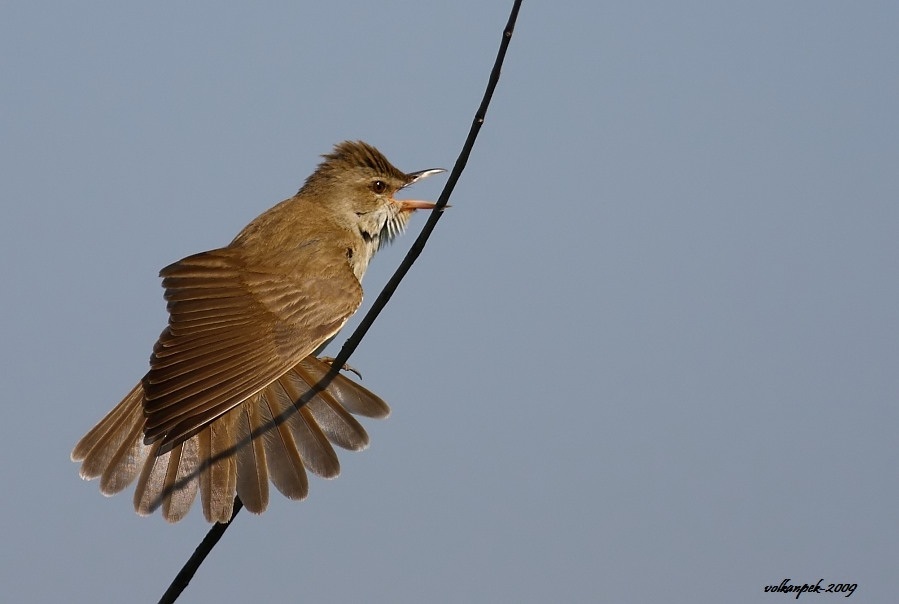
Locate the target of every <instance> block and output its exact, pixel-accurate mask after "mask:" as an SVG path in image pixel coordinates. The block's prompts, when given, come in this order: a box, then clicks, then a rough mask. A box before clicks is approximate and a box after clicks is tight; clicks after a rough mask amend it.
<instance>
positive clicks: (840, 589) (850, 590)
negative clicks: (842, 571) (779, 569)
mask: <svg viewBox="0 0 899 604" xmlns="http://www.w3.org/2000/svg"><path fill="white" fill-rule="evenodd" d="M822 583H824V579H818V582H817V583H803V584H802V585H790V580H789V579H784V580H783V581H781V582H780V585H767V586H765V591H766V592H769V593H781V594H793V593H794V594H796V599H797V600H798V599H799V596H801V595H802V594H822V593H831V594H840V593H841V594H845V595H844V597H846V598H848V597H849V596H851V595H852V594H854V593H855V588H856V587H858V584H857V583H827V584H826V585H821V584H822Z"/></svg>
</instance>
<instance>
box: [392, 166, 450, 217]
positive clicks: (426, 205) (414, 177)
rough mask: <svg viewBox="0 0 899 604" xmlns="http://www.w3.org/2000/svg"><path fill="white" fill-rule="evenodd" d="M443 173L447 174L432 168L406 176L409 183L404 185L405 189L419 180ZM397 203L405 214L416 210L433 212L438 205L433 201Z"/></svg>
mask: <svg viewBox="0 0 899 604" xmlns="http://www.w3.org/2000/svg"><path fill="white" fill-rule="evenodd" d="M441 172H446V170H444V169H443V168H431V169H429V170H421V171H420V172H411V173H409V174H407V175H406V176H408V177H409V181H408V182H407V183H406V184H405V185H403V188H404V189H405V188H406V187H408V186H409V185H411V184H414V183H416V182H418V181H419V180H424V179H425V178H427V177H428V176H433V175H434V174H440V173H441ZM394 201H396V203H397V204H398V205H399V206H400V210H401V211H403V212H412V211H414V210H432V209H434V206H435V205H437V204H435V203H434V202H433V201H420V200H418V199H395V200H394Z"/></svg>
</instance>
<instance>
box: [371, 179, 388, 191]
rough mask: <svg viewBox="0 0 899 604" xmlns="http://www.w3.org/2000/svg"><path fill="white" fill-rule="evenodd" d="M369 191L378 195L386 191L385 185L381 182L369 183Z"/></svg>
mask: <svg viewBox="0 0 899 604" xmlns="http://www.w3.org/2000/svg"><path fill="white" fill-rule="evenodd" d="M371 190H372V191H374V192H375V193H377V194H379V195H380V194H381V193H383V192H384V191H386V190H387V183H386V182H384V181H383V180H376V181H373V182H372V183H371Z"/></svg>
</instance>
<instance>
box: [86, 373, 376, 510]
mask: <svg viewBox="0 0 899 604" xmlns="http://www.w3.org/2000/svg"><path fill="white" fill-rule="evenodd" d="M329 370H330V366H329V365H328V364H327V363H325V362H323V361H320V360H319V359H316V358H315V357H312V356H310V357H307V358H306V359H304V360H303V361H302V362H301V363H299V364H298V365H297V366H296V367H294V368H293V369H292V370H290V371H289V372H287V373H286V374H285V375H284V376H282V377H281V378H279V379H278V380H276V381H275V382H273V383H272V384H270V385H269V386H267V387H266V388H264V389H263V390H262V391H261V392H259V393H258V394H256V395H254V396H253V397H251V398H250V399H248V400H247V401H246V402H244V403H243V404H241V405H239V406H237V407H235V408H234V409H232V410H231V411H229V412H228V413H226V414H225V415H224V416H221V417H220V418H218V419H217V420H216V421H214V422H212V423H211V424H209V425H208V426H206V427H205V428H203V429H202V430H201V431H200V432H198V433H197V434H195V435H193V436H191V437H190V438H188V439H187V440H185V441H183V442H182V443H179V444H177V445H176V446H175V447H173V448H172V449H171V450H168V451H165V452H164V453H160V452H159V443H158V442H157V443H154V444H151V445H145V444H144V438H143V436H144V427H145V419H144V413H143V396H144V394H143V390H142V386H141V385H140V384H138V385H137V386H136V387H135V388H134V389H133V390H131V392H129V393H128V395H127V396H126V397H125V398H124V399H123V400H122V402H120V403H119V404H118V405H117V406H116V407H115V408H114V409H113V410H112V411H110V413H109V414H108V415H107V416H106V417H105V418H103V419H102V420H101V421H100V422H99V423H98V424H97V425H96V426H95V427H94V428H93V429H91V430H90V431H89V432H88V433H87V434H86V435H85V436H84V438H82V439H81V440H80V441H79V442H78V444H77V445H76V446H75V449H74V450H73V452H72V459H73V460H74V461H81V462H82V466H81V470H80V474H81V476H82V478H85V479H93V478H98V477H99V478H100V488H101V491H102V492H103V493H104V494H106V495H112V494H115V493H118V492H120V491H122V490H123V489H125V488H126V487H127V486H128V485H129V484H130V483H131V482H133V481H134V479H135V478H138V481H137V485H136V487H135V492H134V508H135V510H136V511H137V513H138V514H140V515H149V514H152V513H153V512H155V511H156V510H157V509H160V508H161V510H162V516H163V517H164V518H165V519H166V520H168V521H169V522H177V521H179V520H181V518H183V517H184V516H185V515H186V514H187V512H188V511H189V509H190V507H191V505H192V504H193V502H194V500H195V499H196V495H197V493H198V492H199V493H200V499H201V501H202V508H203V513H204V515H205V516H206V519H207V520H209V521H210V522H227V521H228V520H229V519H230V517H231V513H232V510H233V503H234V497H235V495H237V496H239V497H240V499H241V501H242V502H243V503H244V505H245V506H246V507H247V509H248V510H249V511H251V512H254V513H262V512H263V511H265V509H266V508H267V507H268V501H269V486H268V482H269V481H271V482H272V484H274V485H275V487H276V488H277V489H278V490H279V491H280V492H281V493H282V494H284V495H285V496H286V497H288V498H290V499H303V498H305V497H306V495H307V494H308V491H309V483H308V478H307V476H306V470H307V469H308V470H309V471H310V472H313V473H314V474H317V475H319V476H322V477H326V478H333V477H335V476H337V475H338V474H339V473H340V463H339V461H338V459H337V454H336V453H335V452H334V448H333V447H332V446H331V444H332V443H333V444H335V445H337V446H340V447H342V448H346V449H351V450H359V449H362V448H364V447H365V446H366V445H367V444H368V434H367V433H366V432H365V429H364V428H363V427H362V425H361V424H359V422H358V421H357V420H356V419H355V418H354V417H353V416H352V415H350V414H351V413H354V414H357V415H363V416H367V417H386V416H387V415H388V414H389V408H388V407H387V405H386V403H384V401H383V400H381V399H380V398H379V397H377V396H376V395H375V394H373V393H371V392H369V391H368V390H366V389H365V388H363V387H362V386H359V385H358V384H356V383H355V382H353V381H352V380H350V379H348V378H346V377H344V376H343V375H339V374H338V375H337V376H335V377H334V379H333V380H332V381H331V383H330V384H329V385H328V387H327V388H325V389H324V390H323V391H321V392H319V393H317V394H316V395H314V396H313V397H312V398H311V400H310V401H309V402H308V403H307V404H306V405H303V406H302V407H299V408H297V407H296V405H295V404H294V403H295V402H296V401H298V400H299V399H300V398H301V397H303V396H308V392H309V390H310V388H311V385H312V384H315V383H316V382H318V381H319V380H320V379H321V378H322V377H323V376H324V375H325V374H326V373H327V372H328V371H329Z"/></svg>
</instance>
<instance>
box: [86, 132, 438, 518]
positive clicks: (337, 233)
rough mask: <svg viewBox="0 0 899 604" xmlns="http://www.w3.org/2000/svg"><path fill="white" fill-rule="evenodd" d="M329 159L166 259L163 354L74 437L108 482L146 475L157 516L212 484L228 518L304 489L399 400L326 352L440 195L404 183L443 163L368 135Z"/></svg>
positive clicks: (89, 474)
mask: <svg viewBox="0 0 899 604" xmlns="http://www.w3.org/2000/svg"><path fill="white" fill-rule="evenodd" d="M322 158H323V161H322V162H321V163H320V164H319V165H318V167H317V168H316V169H315V171H314V172H313V173H312V174H311V175H310V176H309V177H308V178H307V179H306V180H305V182H304V184H303V186H302V187H301V188H300V189H299V191H298V192H297V193H296V195H294V196H293V197H290V198H288V199H286V200H284V201H282V202H280V203H279V204H277V205H275V206H274V207H272V208H271V209H269V210H267V211H266V212H263V213H262V214H260V215H259V216H258V217H256V218H255V219H254V220H253V221H252V222H250V224H249V225H247V226H246V227H245V228H244V229H243V230H242V231H240V233H239V234H238V235H237V236H236V237H235V238H234V240H233V241H231V243H230V244H228V245H227V246H225V247H222V248H218V249H214V250H210V251H206V252H202V253H199V254H194V255H191V256H187V257H186V258H183V259H181V260H179V261H178V262H175V263H174V264H171V265H169V266H167V267H165V268H163V269H162V270H161V271H160V277H161V278H162V286H163V288H164V289H165V294H164V297H165V300H166V301H167V310H168V313H169V317H168V325H167V326H166V327H165V329H164V330H163V331H162V333H161V335H160V336H159V339H158V340H157V342H156V344H155V346H154V347H153V352H152V354H151V356H150V368H149V370H148V371H147V373H146V375H144V377H143V378H142V379H141V380H140V382H139V383H138V384H137V385H136V386H135V387H134V388H133V389H132V390H131V391H130V392H129V393H128V394H127V395H126V396H125V398H124V399H122V401H121V402H120V403H119V404H118V405H117V406H116V407H115V408H113V410H112V411H110V412H109V414H107V415H106V416H105V417H104V418H103V419H102V420H100V422H99V423H98V424H97V425H96V426H95V427H94V428H92V429H91V430H90V431H89V432H88V433H87V434H86V435H85V436H84V437H83V438H82V439H81V440H80V441H79V442H78V443H77V444H76V445H75V448H74V450H73V451H72V455H71V458H72V460H73V461H75V462H81V467H80V470H79V473H80V475H81V477H82V478H83V479H85V480H91V479H95V478H99V479H100V490H101V492H102V493H103V494H104V495H107V496H111V495H113V494H116V493H119V492H121V491H123V490H124V489H126V488H127V487H128V486H129V485H130V484H131V483H132V482H134V480H135V479H136V480H137V484H136V486H135V492H134V508H135V511H136V512H137V513H138V514H139V515H142V516H146V515H150V514H152V513H154V512H155V511H157V510H161V515H162V516H163V518H164V519H165V520H167V521H169V522H172V523H174V522H178V521H179V520H181V519H182V518H184V517H185V516H186V514H187V513H188V511H189V510H190V508H191V506H192V504H193V502H194V501H195V500H196V497H197V494H198V493H199V495H200V500H201V504H202V509H203V514H204V516H205V518H206V520H207V521H209V522H212V523H226V522H228V521H229V520H230V518H231V516H232V514H233V510H234V501H235V497H239V499H240V501H241V502H242V503H243V505H244V506H245V507H246V508H247V510H249V511H250V512H254V513H257V514H260V513H262V512H263V511H265V509H266V507H267V506H268V503H269V482H271V483H272V484H273V485H274V486H275V487H276V488H277V490H278V491H280V492H281V493H282V494H283V495H285V496H286V497H288V498H289V499H294V500H300V499H304V498H305V497H306V496H307V494H308V488H309V485H308V478H307V474H306V472H307V471H309V472H311V473H313V474H316V475H318V476H321V477H325V478H333V477H336V476H337V474H338V473H339V471H340V465H339V461H338V458H337V455H336V453H335V451H334V448H333V446H332V445H337V446H338V447H341V448H345V449H349V450H361V449H363V448H365V447H366V446H367V445H368V435H367V433H366V432H365V429H364V428H363V427H362V425H361V424H360V423H359V421H358V420H357V419H356V418H355V417H354V415H359V416H363V417H371V418H383V417H386V416H387V415H388V414H389V413H390V408H389V407H388V406H387V404H386V403H385V402H384V401H383V400H382V399H381V398H380V397H378V396H377V395H376V394H374V393H372V392H370V391H369V390H368V389H366V388H364V387H363V386H361V385H360V384H358V383H357V382H355V381H353V380H351V379H350V378H348V377H346V376H345V375H343V374H340V373H337V372H335V371H334V370H333V368H332V367H331V361H330V360H329V359H326V358H319V355H320V354H321V352H322V349H323V348H324V347H325V346H326V345H327V344H328V343H329V342H330V341H331V340H332V339H333V338H334V337H335V336H336V335H337V333H338V332H339V331H340V329H341V328H342V327H343V326H344V325H345V324H346V322H347V320H348V319H349V318H350V317H351V316H352V315H353V314H354V313H355V312H356V311H357V310H358V309H359V307H360V305H361V303H362V293H363V292H362V285H361V282H362V277H363V275H364V274H365V271H366V269H367V268H368V265H369V262H370V261H371V259H372V257H373V256H374V255H375V253H376V252H377V251H378V250H379V249H380V248H382V247H383V246H384V245H386V244H387V243H389V242H390V241H391V240H393V239H394V238H395V237H396V236H397V235H399V234H400V233H402V232H403V230H404V229H405V227H406V224H407V222H408V220H409V218H410V217H411V215H412V214H413V213H414V212H415V211H416V210H433V209H434V208H435V207H436V204H435V203H433V202H429V201H420V200H397V199H396V198H395V195H396V194H397V193H398V192H399V191H400V190H402V189H404V188H406V187H408V186H409V185H411V184H413V183H415V182H418V181H420V180H422V179H423V178H426V177H428V176H431V175H433V174H437V173H440V172H444V170H443V169H441V168H432V169H428V170H421V171H418V172H411V173H405V172H402V171H401V170H399V169H398V168H396V167H394V165H393V164H391V163H390V162H389V161H388V160H387V158H386V157H385V156H384V155H383V154H382V153H381V152H380V151H378V150H377V149H376V148H375V147H373V146H372V145H369V144H367V143H365V142H362V141H344V142H341V143H339V144H337V145H335V146H334V148H333V150H332V151H331V152H330V153H328V154H325V155H323V156H322ZM341 369H342V368H341ZM326 374H330V376H332V377H333V379H332V380H331V381H330V383H328V384H327V386H326V387H324V388H323V389H322V388H317V389H313V386H314V385H316V384H317V382H318V381H319V380H321V379H322V378H323V377H324V376H325V375H326ZM304 403H305V404H304Z"/></svg>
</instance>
